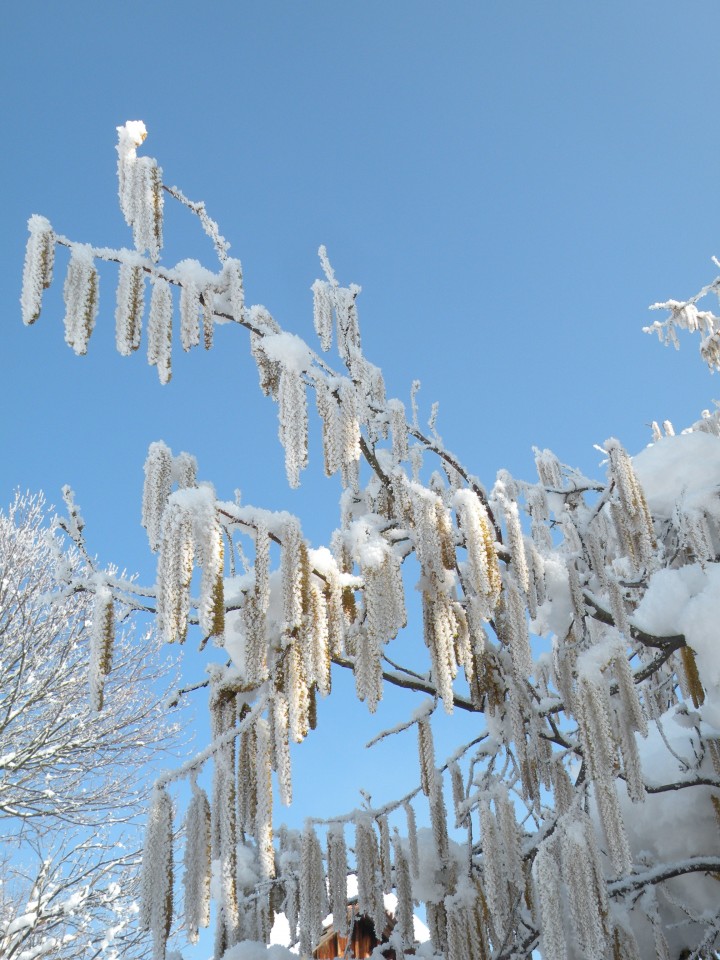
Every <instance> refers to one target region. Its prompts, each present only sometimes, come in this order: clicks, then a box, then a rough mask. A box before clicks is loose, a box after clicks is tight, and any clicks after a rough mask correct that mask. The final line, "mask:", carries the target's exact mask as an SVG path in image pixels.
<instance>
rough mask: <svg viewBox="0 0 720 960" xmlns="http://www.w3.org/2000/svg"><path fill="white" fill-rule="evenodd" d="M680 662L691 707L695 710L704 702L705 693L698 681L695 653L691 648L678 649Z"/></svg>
mask: <svg viewBox="0 0 720 960" xmlns="http://www.w3.org/2000/svg"><path fill="white" fill-rule="evenodd" d="M680 660H681V661H682V668H683V672H684V673H685V681H686V685H687V689H688V692H689V694H690V698H691V699H692V702H693V706H694V707H695V708H696V709H697V708H698V707H701V706H702V705H703V703H704V702H705V691H704V690H703V685H702V683H701V681H700V674H699V673H698V668H697V663H696V661H695V651H694V650H693V649H692V647H687V646H685V647H681V648H680Z"/></svg>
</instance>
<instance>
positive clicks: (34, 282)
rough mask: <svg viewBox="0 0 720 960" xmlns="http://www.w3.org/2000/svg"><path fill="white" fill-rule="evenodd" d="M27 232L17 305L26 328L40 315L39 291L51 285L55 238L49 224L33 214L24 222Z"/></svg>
mask: <svg viewBox="0 0 720 960" xmlns="http://www.w3.org/2000/svg"><path fill="white" fill-rule="evenodd" d="M28 230H29V231H30V236H29V237H28V241H27V247H26V250H25V265H24V268H23V285H22V295H21V297H20V303H21V305H22V318H23V323H25V324H26V325H28V326H29V325H30V324H32V323H35V321H36V320H37V318H38V317H39V316H40V307H41V305H42V294H43V290H47V288H48V287H49V286H50V284H51V283H52V275H53V264H54V262H55V235H54V233H53V229H52V227H51V225H50V221H49V220H46V219H45V217H41V216H39V215H38V214H36V213H35V214H33V215H32V216H31V217H30V219H29V220H28Z"/></svg>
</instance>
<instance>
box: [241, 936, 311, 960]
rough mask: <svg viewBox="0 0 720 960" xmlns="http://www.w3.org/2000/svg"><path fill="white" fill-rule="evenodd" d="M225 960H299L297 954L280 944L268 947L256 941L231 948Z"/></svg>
mask: <svg viewBox="0 0 720 960" xmlns="http://www.w3.org/2000/svg"><path fill="white" fill-rule="evenodd" d="M223 960H297V954H296V953H293V952H292V951H291V950H288V949H287V947H283V946H281V945H280V944H278V943H273V944H270V946H267V947H266V946H265V944H264V943H259V942H258V941H256V940H244V941H243V942H242V943H238V944H236V946H234V947H230V949H229V950H227V951H226V952H225V953H224V954H223Z"/></svg>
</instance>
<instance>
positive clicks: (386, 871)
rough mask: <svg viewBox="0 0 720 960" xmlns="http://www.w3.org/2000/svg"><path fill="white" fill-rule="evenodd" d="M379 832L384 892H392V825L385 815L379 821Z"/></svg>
mask: <svg viewBox="0 0 720 960" xmlns="http://www.w3.org/2000/svg"><path fill="white" fill-rule="evenodd" d="M377 824H378V830H379V831H380V876H381V878H382V885H383V890H386V891H388V890H392V886H393V882H392V860H391V859H390V825H389V824H388V818H387V816H385V815H383V816H381V817H378V819H377Z"/></svg>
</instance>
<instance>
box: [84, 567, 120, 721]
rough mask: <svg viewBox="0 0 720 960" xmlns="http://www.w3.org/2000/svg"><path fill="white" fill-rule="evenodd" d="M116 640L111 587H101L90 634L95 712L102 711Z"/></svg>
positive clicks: (94, 607) (91, 681)
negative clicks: (106, 681)
mask: <svg viewBox="0 0 720 960" xmlns="http://www.w3.org/2000/svg"><path fill="white" fill-rule="evenodd" d="M114 639H115V611H114V609H113V597H112V593H111V591H110V589H109V587H107V586H105V585H104V584H103V585H102V586H99V587H98V588H97V590H96V591H95V599H94V603H93V616H92V629H91V633H90V699H91V702H92V706H93V709H94V710H102V708H103V699H104V689H105V679H106V677H107V675H108V674H109V673H110V667H111V665H112V655H113V642H114Z"/></svg>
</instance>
